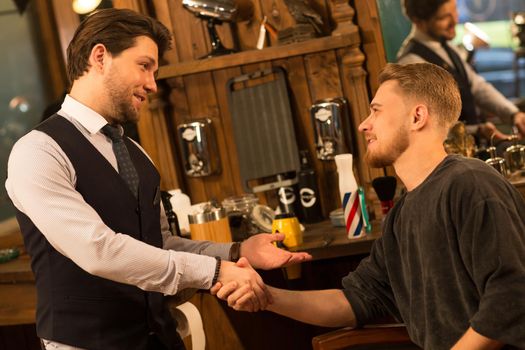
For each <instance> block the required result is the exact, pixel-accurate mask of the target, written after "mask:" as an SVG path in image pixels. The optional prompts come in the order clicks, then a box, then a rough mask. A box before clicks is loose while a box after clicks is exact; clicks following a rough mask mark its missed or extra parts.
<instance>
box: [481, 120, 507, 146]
mask: <svg viewBox="0 0 525 350" xmlns="http://www.w3.org/2000/svg"><path fill="white" fill-rule="evenodd" d="M478 134H479V135H480V136H481V137H483V138H485V139H487V140H491V139H493V140H494V141H496V142H497V141H502V140H508V139H509V137H510V135H507V134H504V133H502V132H501V131H499V130H498V129H497V128H496V125H494V124H492V123H491V122H486V123H483V124H480V125H479V129H478Z"/></svg>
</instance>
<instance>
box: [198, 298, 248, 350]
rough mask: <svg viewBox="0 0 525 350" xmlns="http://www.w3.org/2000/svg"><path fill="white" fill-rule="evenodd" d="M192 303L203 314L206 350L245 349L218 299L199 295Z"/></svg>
mask: <svg viewBox="0 0 525 350" xmlns="http://www.w3.org/2000/svg"><path fill="white" fill-rule="evenodd" d="M190 302H191V303H192V304H194V305H195V306H196V307H197V309H199V311H200V313H201V316H202V326H203V328H204V334H205V335H206V350H224V349H228V350H243V349H244V346H243V345H242V343H241V340H240V339H239V336H238V335H237V332H236V330H235V328H234V327H233V324H232V322H231V321H230V319H229V318H228V315H227V314H226V312H225V311H224V309H223V307H222V306H221V304H220V303H221V302H220V301H219V300H218V299H217V298H216V297H214V296H213V295H210V294H207V293H197V294H195V295H194V296H193V297H192V298H191V299H190Z"/></svg>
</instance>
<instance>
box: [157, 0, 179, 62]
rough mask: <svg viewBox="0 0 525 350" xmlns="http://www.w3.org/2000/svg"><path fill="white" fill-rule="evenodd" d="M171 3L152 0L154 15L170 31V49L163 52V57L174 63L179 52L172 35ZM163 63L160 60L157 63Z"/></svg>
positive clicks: (163, 0) (173, 20) (173, 19)
mask: <svg viewBox="0 0 525 350" xmlns="http://www.w3.org/2000/svg"><path fill="white" fill-rule="evenodd" d="M172 5H173V3H172V2H170V1H166V0H153V9H154V11H155V17H156V18H157V19H158V20H159V21H160V22H161V23H162V24H164V25H165V26H166V27H167V28H168V30H169V31H170V33H171V35H172V41H171V50H168V51H166V52H165V53H164V57H163V59H164V60H165V61H167V63H168V64H175V63H178V62H179V61H180V59H179V54H178V52H177V47H176V44H175V36H174V34H173V33H174V30H173V28H174V22H175V21H176V19H175V18H173V12H172V11H171V7H170V6H172ZM161 64H163V63H162V62H160V63H159V65H161Z"/></svg>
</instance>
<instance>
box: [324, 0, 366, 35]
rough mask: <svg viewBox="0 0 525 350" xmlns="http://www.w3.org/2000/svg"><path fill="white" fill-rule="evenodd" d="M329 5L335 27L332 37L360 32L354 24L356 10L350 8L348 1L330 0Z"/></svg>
mask: <svg viewBox="0 0 525 350" xmlns="http://www.w3.org/2000/svg"><path fill="white" fill-rule="evenodd" d="M365 1H367V0H365ZM329 5H330V13H331V14H332V19H333V21H334V25H335V29H334V30H333V31H332V35H340V34H346V33H351V32H354V31H357V30H358V28H357V26H356V25H355V24H354V22H353V18H354V14H355V10H354V9H353V8H352V7H351V6H350V4H349V3H348V0H330V2H329Z"/></svg>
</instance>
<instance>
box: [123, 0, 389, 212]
mask: <svg viewBox="0 0 525 350" xmlns="http://www.w3.org/2000/svg"><path fill="white" fill-rule="evenodd" d="M114 4H115V6H116V7H131V8H133V9H136V10H141V9H143V6H142V5H141V4H142V2H140V1H115V2H114ZM315 4H316V9H318V12H319V13H321V15H322V17H323V20H324V21H325V23H326V26H327V27H329V26H330V25H331V26H332V29H333V30H332V32H331V35H330V36H325V37H321V38H318V39H312V40H309V41H304V42H301V43H296V44H290V45H283V46H278V45H277V43H276V42H274V40H270V45H271V46H269V47H267V48H265V49H263V50H255V49H253V47H254V46H255V41H256V37H257V34H258V31H259V23H260V20H261V18H262V17H263V16H264V15H266V16H268V17H269V18H273V17H271V16H272V14H275V11H277V12H278V13H279V14H280V22H279V23H277V22H276V21H274V23H273V24H274V25H275V26H277V27H278V28H277V29H282V28H285V27H286V26H288V25H290V21H292V20H293V19H291V18H288V17H287V16H289V15H288V14H287V12H286V10H285V6H284V3H283V2H282V1H276V0H259V1H254V5H255V13H254V18H253V20H251V21H250V22H243V23H239V24H237V25H236V26H235V30H233V31H232V30H231V27H229V26H228V25H226V24H225V25H222V26H219V28H218V29H219V35H220V36H221V40H222V41H223V43H224V44H225V46H227V47H232V46H233V43H234V41H235V40H234V36H233V35H232V32H233V33H237V36H236V38H238V42H239V45H238V46H239V47H240V48H241V49H242V51H241V52H239V53H235V54H231V55H228V56H220V57H214V58H210V59H203V60H198V59H197V57H200V56H202V55H204V54H206V53H207V52H208V51H209V50H210V47H209V44H208V42H209V41H208V38H207V32H206V30H205V27H204V26H205V23H204V22H203V21H201V20H200V19H198V18H196V17H195V16H193V14H192V13H190V12H188V11H186V10H185V9H184V8H183V7H182V4H181V2H180V1H166V0H155V1H153V2H152V5H153V6H152V8H150V9H151V10H152V12H154V14H155V16H156V17H157V18H158V19H159V20H160V21H161V22H163V23H164V24H165V25H166V26H167V27H168V28H169V29H170V30H171V31H172V33H173V37H174V47H173V49H172V50H170V51H168V52H167V53H166V54H165V56H164V60H165V62H164V64H163V65H162V66H161V68H160V70H159V79H160V80H161V82H160V83H159V86H160V92H159V93H158V94H157V95H156V96H152V97H151V98H150V104H149V107H150V108H149V110H147V111H145V112H144V114H143V116H142V117H141V121H140V123H139V133H140V136H141V140H142V143H143V146H144V147H145V148H146V150H147V151H148V153H149V154H150V155H151V156H152V158H153V160H154V161H155V163H156V164H157V166H158V167H159V169H160V171H161V175H162V178H163V183H162V185H163V187H164V188H173V187H181V188H182V189H183V190H184V191H185V192H187V193H188V194H189V195H190V197H191V199H192V202H194V203H197V202H202V201H207V200H210V199H211V198H214V199H217V200H219V201H221V200H222V199H223V198H225V197H228V196H232V195H239V194H242V193H243V192H244V190H243V188H242V184H241V179H240V172H239V164H238V157H237V151H236V147H235V144H234V138H233V130H232V119H231V116H230V112H229V106H228V98H227V90H226V82H227V81H228V80H229V79H230V78H232V77H235V76H238V75H241V74H245V73H250V72H253V71H256V70H260V69H265V68H270V67H275V66H280V67H283V68H285V70H286V72H287V81H288V85H289V90H290V95H291V96H290V97H291V104H292V106H291V108H292V113H293V119H294V127H295V134H296V135H297V144H298V147H299V149H308V150H309V152H310V155H311V158H312V160H314V161H313V165H314V167H315V170H316V173H317V177H318V185H319V190H320V195H321V204H322V207H323V212H324V214H325V215H328V213H329V212H330V211H331V210H333V209H335V208H337V207H340V199H339V194H338V188H337V173H336V168H335V164H334V162H333V161H320V160H317V159H316V157H315V146H314V131H313V125H312V123H311V119H310V115H309V110H308V108H309V106H310V105H311V104H312V103H313V102H314V101H317V100H320V99H325V98H333V97H339V96H343V97H345V98H346V99H347V100H348V102H349V109H350V113H349V115H350V118H349V120H346V121H344V123H345V124H346V128H347V129H349V131H350V134H351V138H352V140H350V143H351V144H352V147H353V154H354V157H355V158H356V161H355V164H356V173H357V175H358V177H359V180H360V182H361V184H363V185H364V186H365V188H366V189H370V188H371V187H370V181H371V179H372V178H374V177H375V176H379V175H381V174H379V173H378V171H377V170H374V169H370V168H369V167H368V166H367V165H366V164H365V163H364V161H363V155H364V153H365V143H364V138H363V137H362V135H360V134H359V133H358V132H357V127H358V125H359V123H360V122H361V121H362V120H363V119H364V118H366V116H367V115H368V105H369V100H370V97H369V90H370V89H369V87H368V86H367V81H366V78H367V72H366V70H365V69H364V68H363V66H364V62H365V55H364V54H363V52H362V51H361V44H362V42H361V34H360V30H359V28H358V26H356V25H355V24H354V23H353V21H354V14H355V11H354V9H353V8H352V7H350V6H349V5H348V2H347V1H345V0H331V1H329V2H325V1H319V0H316V1H315ZM374 8H375V6H374ZM367 9H368V10H370V6H368V7H367ZM274 17H275V16H274ZM221 27H222V28H221ZM325 29H326V28H325ZM328 29H329V28H328ZM369 37H371V38H372V39H370V38H369V39H368V42H369V44H370V42H371V41H373V40H375V39H373V38H375V37H374V36H370V35H369ZM368 47H369V48H370V45H368ZM370 50H371V49H369V50H368V51H370ZM370 53H371V54H372V52H371V51H370ZM376 61H377V60H376ZM161 63H162V62H161ZM376 71H377V70H376ZM202 117H207V118H210V119H211V120H212V121H213V124H214V127H215V132H216V137H217V152H218V153H219V155H220V161H221V168H222V172H221V173H220V174H218V175H212V176H207V177H201V178H191V177H188V176H186V175H184V174H183V172H182V171H181V168H182V166H181V159H180V156H179V152H178V147H179V146H178V144H177V142H176V134H175V131H176V126H177V125H179V124H182V123H185V122H188V121H192V120H195V119H199V118H202ZM368 192H371V191H368ZM370 198H372V197H370ZM260 199H261V201H262V202H266V203H269V204H270V205H272V206H275V205H276V204H277V201H276V198H275V196H273V195H272V194H269V193H267V194H266V196H262V195H261V196H260Z"/></svg>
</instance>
